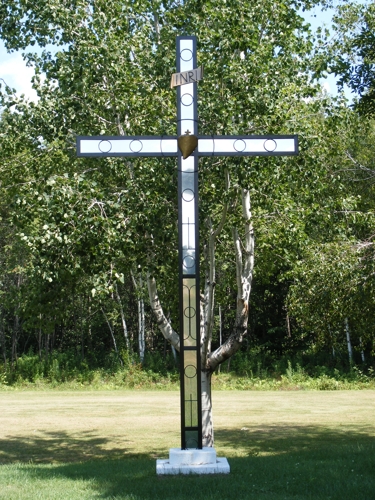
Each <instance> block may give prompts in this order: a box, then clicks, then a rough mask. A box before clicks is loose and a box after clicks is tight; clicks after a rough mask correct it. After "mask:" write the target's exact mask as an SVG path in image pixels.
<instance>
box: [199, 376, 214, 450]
mask: <svg viewBox="0 0 375 500" xmlns="http://www.w3.org/2000/svg"><path fill="white" fill-rule="evenodd" d="M211 378H212V373H210V372H207V371H206V370H202V372H201V388H202V444H203V446H204V447H206V446H207V447H212V446H213V445H214V424H213V420H212V398H211Z"/></svg>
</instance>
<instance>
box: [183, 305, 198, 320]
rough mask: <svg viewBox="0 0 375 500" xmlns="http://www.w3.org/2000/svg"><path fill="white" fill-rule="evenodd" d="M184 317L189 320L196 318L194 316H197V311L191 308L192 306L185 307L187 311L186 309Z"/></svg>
mask: <svg viewBox="0 0 375 500" xmlns="http://www.w3.org/2000/svg"><path fill="white" fill-rule="evenodd" d="M184 315H185V316H186V317H187V318H189V319H191V318H194V316H195V309H194V307H191V306H190V307H185V309H184Z"/></svg>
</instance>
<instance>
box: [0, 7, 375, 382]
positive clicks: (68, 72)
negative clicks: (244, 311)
mask: <svg viewBox="0 0 375 500" xmlns="http://www.w3.org/2000/svg"><path fill="white" fill-rule="evenodd" d="M316 8H321V9H326V8H329V9H331V11H332V9H334V11H333V12H334V15H333V22H332V28H331V30H330V32H328V30H325V29H318V30H317V31H316V32H314V33H313V31H312V30H311V26H309V23H308V22H307V21H306V20H305V17H304V15H303V14H304V12H305V11H308V10H309V9H316ZM374 25H375V8H374V6H373V5H364V4H358V3H353V2H346V1H340V2H338V3H336V5H334V6H333V5H332V2H329V1H328V2H319V1H314V0H311V1H307V2H306V1H302V2H300V1H290V0H277V1H268V0H266V1H262V2H258V1H255V0H254V1H252V2H243V1H237V0H227V1H225V0H220V1H216V2H210V1H206V2H200V1H198V0H195V1H185V2H178V1H176V2H174V1H171V2H170V1H158V0H156V1H144V0H139V1H120V0H107V1H106V2H102V1H98V0H96V1H81V0H67V1H64V2H61V1H56V0H43V1H38V2H37V3H36V2H32V1H27V0H13V1H6V2H2V5H1V7H0V26H1V27H0V37H1V39H2V40H3V41H4V42H5V44H6V47H7V49H8V50H20V49H21V50H23V51H24V58H25V60H26V61H27V62H28V64H29V65H30V66H32V67H33V68H34V71H35V76H34V78H33V87H34V89H35V91H36V92H37V95H38V99H37V100H36V101H35V102H33V101H29V100H27V99H26V98H25V97H22V96H18V95H17V94H16V93H15V91H14V89H12V88H10V87H9V86H8V85H7V84H6V82H5V81H3V80H2V81H0V84H1V89H0V90H1V95H0V99H1V103H0V104H1V121H0V144H1V149H0V159H1V163H0V169H1V180H0V190H1V197H0V247H1V251H0V349H1V360H0V385H3V386H9V385H17V384H18V385H19V384H21V385H22V384H28V383H42V382H47V383H52V384H60V383H62V382H65V383H66V382H70V383H75V384H92V385H93V384H94V385H95V384H99V385H100V384H108V383H110V384H112V385H115V386H124V385H128V386H145V385H157V386H166V385H167V386H168V385H170V384H172V385H173V384H174V383H176V382H177V380H178V368H177V366H178V353H177V352H176V351H175V350H174V349H173V347H171V346H170V345H169V343H168V342H167V340H166V339H165V338H164V337H163V336H162V335H161V333H160V331H159V328H158V324H157V321H156V319H155V317H154V316H153V314H152V310H151V306H150V300H149V293H148V292H149V288H148V284H149V282H150V277H152V278H154V279H156V282H157V286H158V292H159V296H160V299H161V303H162V304H163V308H164V313H165V316H166V318H167V320H168V322H169V324H170V325H172V326H173V325H174V328H175V330H177V331H178V326H177V325H178V291H177V281H178V280H177V248H178V246H177V241H178V238H177V171H176V165H175V162H174V160H171V159H166V158H164V159H162V160H157V159H145V158H143V159H138V160H132V161H129V160H124V159H118V158H111V159H77V158H76V155H75V136H76V135H78V134H81V135H98V134H105V135H118V134H125V135H136V134H142V135H145V134H146V133H147V134H150V135H151V134H152V135H160V134H167V135H173V134H175V127H176V118H175V109H176V107H175V94H174V91H171V90H170V89H169V87H168V82H169V79H170V75H171V73H173V72H174V71H175V37H176V36H177V35H180V34H194V35H197V37H198V61H199V62H200V64H203V65H204V67H205V79H204V81H203V82H202V84H200V86H199V99H200V133H202V134H237V133H246V134H267V133H274V134H291V133H298V135H299V140H300V154H299V156H298V157H292V158H242V159H235V160H233V159H231V160H228V159H217V158H216V159H215V158H205V159H201V160H200V232H201V247H202V248H201V255H202V262H201V268H202V276H205V274H206V280H207V276H208V275H209V268H210V266H209V260H210V255H209V248H210V238H211V237H212V235H213V234H215V235H217V238H216V241H215V266H216V267H215V269H216V278H215V282H214V284H212V283H211V285H212V287H214V288H215V302H214V303H213V318H214V323H213V327H212V334H213V338H212V344H213V348H215V347H218V346H219V345H220V344H222V343H225V342H226V340H227V339H228V338H230V336H231V333H232V328H233V323H234V322H235V316H236V297H237V290H236V286H237V284H236V256H235V247H234V245H233V241H232V228H233V227H235V226H236V225H238V224H239V221H240V219H241V206H240V204H239V203H238V195H239V193H240V192H241V190H243V189H246V190H247V191H248V192H249V194H250V196H251V201H252V206H251V208H252V224H253V227H254V234H255V255H254V260H255V267H254V280H253V284H252V290H251V295H250V304H249V323H248V327H247V335H246V336H245V337H244V338H243V341H242V342H241V349H240V350H239V351H238V352H237V353H236V354H235V356H234V357H233V358H229V359H228V361H227V362H226V363H225V365H223V366H221V371H222V372H225V373H226V375H225V376H223V375H222V376H221V378H220V377H219V379H218V380H221V382H220V383H221V384H222V385H223V386H225V384H230V383H234V384H235V385H236V386H241V387H251V386H252V387H265V385H264V381H267V383H268V384H269V385H270V386H272V387H276V386H277V384H279V385H281V386H282V385H283V384H284V383H285V384H287V383H294V384H300V385H301V384H302V385H303V384H305V385H309V384H310V386H313V387H318V388H323V389H324V388H330V389H331V388H338V387H340V384H341V385H342V386H345V381H350V380H355V381H356V382H357V383H358V384H363V385H369V384H373V383H374V377H373V374H374V362H375V335H374V327H373V325H374V324H375V308H374V285H375V283H374V235H375V218H374V202H373V189H374V187H373V179H374V174H375V172H374V168H375V165H374V149H375V146H374V139H375V128H374V121H373V115H374V110H375V108H374V103H375V100H374V96H375V94H374V92H375V81H374V58H375V39H374V35H373V33H374V28H375V26H374ZM36 46H38V47H41V48H42V49H43V50H42V51H40V50H38V51H37V52H35V51H33V47H36ZM327 74H336V75H338V76H339V78H340V81H341V83H342V84H344V83H345V84H346V85H348V86H349V88H350V89H351V90H352V91H353V92H354V93H355V95H356V97H355V98H354V101H353V105H350V106H349V104H348V102H347V100H346V98H345V96H344V94H339V95H338V96H336V97H331V96H330V95H328V94H327V93H325V92H324V90H322V87H321V83H320V81H321V78H324V77H325V76H326V75H327ZM224 212H225V221H224V218H223V213H224ZM222 221H223V222H225V224H224V223H223V224H222ZM217 228H220V232H219V233H220V234H219V233H217V232H216V230H217ZM202 281H203V282H204V279H202ZM202 293H203V294H204V290H202ZM219 369H220V367H219ZM230 374H232V375H235V377H232V378H231V377H230ZM238 376H242V378H241V379H239V378H238ZM314 379H315V380H317V383H316V384H315V385H314V383H313V382H312V380H314ZM229 380H232V382H230V381H229ZM233 380H235V382H233ZM218 383H219V382H218Z"/></svg>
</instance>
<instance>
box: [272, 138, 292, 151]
mask: <svg viewBox="0 0 375 500" xmlns="http://www.w3.org/2000/svg"><path fill="white" fill-rule="evenodd" d="M276 143H277V148H276V151H278V152H285V153H291V152H295V151H296V144H295V140H294V139H276Z"/></svg>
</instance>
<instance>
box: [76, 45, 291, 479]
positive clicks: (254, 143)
mask: <svg viewBox="0 0 375 500" xmlns="http://www.w3.org/2000/svg"><path fill="white" fill-rule="evenodd" d="M196 43H197V41H196V37H194V36H190V37H188V36H180V37H177V49H176V58H177V72H178V73H176V74H175V75H173V77H172V82H171V83H172V86H177V136H94V137H83V136H79V137H77V155H78V156H81V157H116V156H121V157H122V156H125V157H129V158H140V157H150V156H153V157H163V156H174V157H177V160H178V214H179V216H178V217H179V218H178V235H179V236H178V238H179V316H180V374H181V376H180V393H181V449H178V450H179V451H176V450H177V449H175V448H172V449H171V452H170V457H169V461H164V462H163V463H162V461H158V464H157V471H158V473H159V474H175V473H177V472H181V473H186V472H187V471H188V472H197V473H202V474H203V473H209V472H215V473H218V472H225V473H227V472H229V465H228V463H227V462H226V459H217V458H216V453H215V451H214V450H213V449H211V448H210V449H207V448H203V449H202V401H201V399H202V398H201V359H200V344H201V339H200V318H199V314H200V286H199V225H198V223H199V220H198V158H199V157H200V156H286V155H296V154H298V138H297V136H296V135H278V136H276V135H252V136H246V135H236V136H217V135H212V136H200V135H198V106H197V104H198V93H197V79H199V78H201V77H202V73H203V71H202V68H197V60H196V59H197V56H196ZM191 450H195V451H193V452H192V451H191ZM224 461H225V462H226V463H224ZM188 467H190V469H189V468H188ZM167 471H168V472H167Z"/></svg>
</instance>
